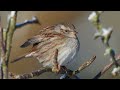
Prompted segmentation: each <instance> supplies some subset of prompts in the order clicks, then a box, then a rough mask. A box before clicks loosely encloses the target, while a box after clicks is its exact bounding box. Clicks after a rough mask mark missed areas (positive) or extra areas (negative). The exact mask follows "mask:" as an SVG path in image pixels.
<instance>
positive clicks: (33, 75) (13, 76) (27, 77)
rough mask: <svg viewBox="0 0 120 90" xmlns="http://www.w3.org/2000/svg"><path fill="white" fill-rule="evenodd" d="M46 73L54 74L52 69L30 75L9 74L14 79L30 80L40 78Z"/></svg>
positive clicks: (37, 71)
mask: <svg viewBox="0 0 120 90" xmlns="http://www.w3.org/2000/svg"><path fill="white" fill-rule="evenodd" d="M45 72H52V69H51V68H41V69H40V70H36V71H33V72H31V73H29V74H23V75H15V74H13V73H9V75H10V77H12V78H13V79H29V78H33V77H35V76H39V75H41V74H43V73H45Z"/></svg>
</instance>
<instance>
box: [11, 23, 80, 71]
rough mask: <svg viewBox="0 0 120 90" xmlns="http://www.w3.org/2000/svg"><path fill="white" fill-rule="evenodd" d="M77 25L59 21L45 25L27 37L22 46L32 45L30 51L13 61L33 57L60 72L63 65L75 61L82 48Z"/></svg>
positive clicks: (43, 64) (65, 65) (46, 66)
mask: <svg viewBox="0 0 120 90" xmlns="http://www.w3.org/2000/svg"><path fill="white" fill-rule="evenodd" d="M75 29H76V28H75V26H74V25H73V24H70V23H58V24H54V25H51V26H49V27H45V28H43V29H41V30H40V31H39V33H38V34H37V35H35V36H33V37H31V38H30V39H27V40H26V41H25V42H24V43H23V44H22V45H21V46H20V47H21V48H26V47H28V46H31V45H32V48H31V50H30V52H28V53H27V54H25V55H22V56H20V57H18V58H17V59H15V60H13V61H12V62H11V63H15V62H17V61H19V60H22V59H23V58H28V57H33V58H36V59H37V60H38V61H39V63H41V64H42V66H43V67H45V68H51V69H52V71H53V72H55V73H58V72H60V71H61V69H62V67H67V66H68V65H69V64H70V63H72V62H73V61H75V57H76V55H77V54H78V52H79V49H80V42H79V39H78V37H77V33H78V32H76V30H75Z"/></svg>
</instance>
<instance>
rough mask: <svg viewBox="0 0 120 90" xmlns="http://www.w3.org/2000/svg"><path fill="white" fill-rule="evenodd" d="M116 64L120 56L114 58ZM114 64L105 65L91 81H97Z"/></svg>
mask: <svg viewBox="0 0 120 90" xmlns="http://www.w3.org/2000/svg"><path fill="white" fill-rule="evenodd" d="M116 61H117V63H118V62H119V61H120V55H118V56H117V57H116ZM114 64H115V62H110V63H109V64H108V65H106V66H105V67H104V68H103V69H102V70H101V71H100V72H99V73H98V74H97V75H96V76H95V77H94V78H93V79H99V78H100V77H101V76H102V75H104V74H105V72H107V71H108V70H109V69H110V68H111V67H112V66H113V65H114Z"/></svg>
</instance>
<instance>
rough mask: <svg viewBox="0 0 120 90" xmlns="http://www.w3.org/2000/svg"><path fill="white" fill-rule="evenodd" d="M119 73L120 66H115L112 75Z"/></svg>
mask: <svg viewBox="0 0 120 90" xmlns="http://www.w3.org/2000/svg"><path fill="white" fill-rule="evenodd" d="M117 73H120V67H118V68H114V69H113V71H112V75H114V76H116V74H117Z"/></svg>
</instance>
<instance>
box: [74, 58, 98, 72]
mask: <svg viewBox="0 0 120 90" xmlns="http://www.w3.org/2000/svg"><path fill="white" fill-rule="evenodd" d="M95 59H96V56H93V57H92V58H91V59H90V60H89V61H87V62H85V63H83V64H82V65H81V66H80V67H79V68H78V70H76V71H75V74H77V73H79V72H80V71H82V70H84V69H86V68H87V67H89V66H90V65H91V64H92V63H93V62H94V61H95Z"/></svg>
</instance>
